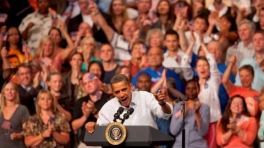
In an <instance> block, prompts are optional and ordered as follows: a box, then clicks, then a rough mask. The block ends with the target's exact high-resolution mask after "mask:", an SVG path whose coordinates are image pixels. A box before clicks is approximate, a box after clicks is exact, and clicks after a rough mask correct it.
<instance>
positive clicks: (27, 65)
mask: <svg viewBox="0 0 264 148" xmlns="http://www.w3.org/2000/svg"><path fill="white" fill-rule="evenodd" d="M20 68H28V69H29V71H30V73H32V68H31V66H30V64H28V63H22V64H20V65H18V66H17V73H18V71H19V69H20Z"/></svg>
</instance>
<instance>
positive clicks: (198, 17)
mask: <svg viewBox="0 0 264 148" xmlns="http://www.w3.org/2000/svg"><path fill="white" fill-rule="evenodd" d="M196 19H202V20H204V21H205V24H206V25H207V26H208V25H209V22H208V20H207V18H206V17H205V16H203V15H197V16H195V17H194V18H193V21H195V20H196Z"/></svg>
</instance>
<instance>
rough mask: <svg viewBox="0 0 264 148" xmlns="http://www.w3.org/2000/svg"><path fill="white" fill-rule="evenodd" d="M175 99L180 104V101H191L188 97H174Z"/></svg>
mask: <svg viewBox="0 0 264 148" xmlns="http://www.w3.org/2000/svg"><path fill="white" fill-rule="evenodd" d="M173 99H174V100H175V101H176V102H179V101H189V99H188V98H187V97H174V98H173Z"/></svg>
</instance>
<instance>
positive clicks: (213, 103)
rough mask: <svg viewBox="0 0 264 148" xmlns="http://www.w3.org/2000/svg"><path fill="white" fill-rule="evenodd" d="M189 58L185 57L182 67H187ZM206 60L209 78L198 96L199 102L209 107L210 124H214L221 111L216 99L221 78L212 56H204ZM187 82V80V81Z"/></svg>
mask: <svg viewBox="0 0 264 148" xmlns="http://www.w3.org/2000/svg"><path fill="white" fill-rule="evenodd" d="M189 58H190V57H189V56H187V55H185V56H184V57H183V60H182V65H183V66H185V65H186V66H187V65H188V62H187V61H188V59H189ZM206 59H207V60H208V62H209V65H210V77H209V79H208V80H207V81H206V83H205V84H204V86H202V87H201V88H200V90H201V91H200V93H199V95H198V98H199V100H200V101H201V102H202V103H204V104H207V105H209V107H210V123H214V122H216V121H217V120H218V119H219V118H221V116H222V115H221V109H220V102H219V98H218V92H219V86H220V83H221V76H220V72H219V70H218V67H217V63H216V61H215V59H214V56H213V55H212V54H208V55H206ZM191 72H192V71H189V72H188V74H189V75H190V74H191ZM187 80H188V79H187Z"/></svg>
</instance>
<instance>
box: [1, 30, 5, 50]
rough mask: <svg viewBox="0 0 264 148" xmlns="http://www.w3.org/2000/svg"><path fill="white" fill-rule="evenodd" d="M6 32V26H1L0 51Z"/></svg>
mask: <svg viewBox="0 0 264 148" xmlns="http://www.w3.org/2000/svg"><path fill="white" fill-rule="evenodd" d="M5 32H6V26H2V27H1V28H0V49H2V47H3V46H4V45H3V43H4V33H5Z"/></svg>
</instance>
